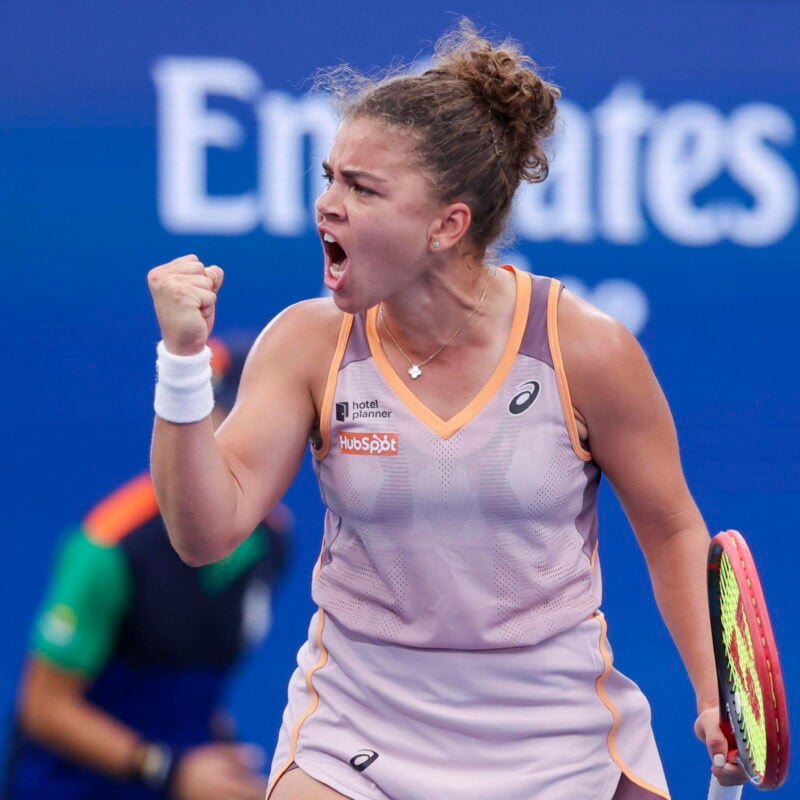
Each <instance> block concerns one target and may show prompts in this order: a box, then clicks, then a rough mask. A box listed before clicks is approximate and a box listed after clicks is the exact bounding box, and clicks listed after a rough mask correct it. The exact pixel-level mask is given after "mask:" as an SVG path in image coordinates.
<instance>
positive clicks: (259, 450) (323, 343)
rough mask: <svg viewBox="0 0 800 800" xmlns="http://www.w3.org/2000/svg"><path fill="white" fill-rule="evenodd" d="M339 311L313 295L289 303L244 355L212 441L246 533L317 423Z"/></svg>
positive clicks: (289, 476) (291, 472)
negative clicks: (231, 481) (234, 490)
mask: <svg viewBox="0 0 800 800" xmlns="http://www.w3.org/2000/svg"><path fill="white" fill-rule="evenodd" d="M341 319H342V314H341V312H339V311H338V309H336V308H335V306H334V305H333V303H331V302H330V301H325V300H313V301H307V302H305V303H300V304H297V305H295V306H292V307H290V308H288V309H287V310H286V311H284V312H283V313H282V314H281V315H279V316H278V317H277V318H276V319H275V320H273V322H272V323H270V325H268V326H267V328H266V329H265V330H264V331H263V332H262V334H261V335H260V336H259V338H258V340H257V341H256V343H255V345H254V346H253V349H252V351H251V352H250V354H249V356H248V358H247V362H246V364H245V368H244V370H243V373H242V379H241V382H240V384H239V391H238V394H237V398H236V403H235V405H234V407H233V409H232V411H231V413H230V414H229V416H228V418H227V419H226V420H225V422H224V423H223V424H222V425H221V426H220V428H219V429H218V431H217V434H216V436H217V441H218V443H219V446H220V449H221V451H222V453H223V455H224V457H225V460H226V462H227V464H228V466H229V468H230V470H231V472H232V474H233V476H234V478H235V480H236V482H237V484H238V485H239V488H240V498H241V501H242V502H244V503H245V505H246V507H245V509H244V515H245V517H246V519H247V525H246V527H247V528H248V529H249V530H252V528H254V527H255V525H256V524H257V523H258V522H259V521H261V520H262V519H264V517H265V515H266V514H267V513H268V512H269V511H270V510H271V509H273V508H274V507H275V506H276V504H277V503H278V502H279V501H280V499H281V497H282V496H283V495H284V494H285V492H286V490H287V489H288V487H289V485H290V484H291V482H292V480H293V478H294V476H295V475H296V473H297V471H298V469H299V467H300V464H301V463H302V460H303V457H304V455H305V452H306V448H307V446H308V441H309V437H310V436H311V434H312V432H313V430H314V429H315V427H316V426H317V425H318V422H319V407H320V405H321V402H322V394H323V392H324V388H325V380H326V378H327V372H328V368H329V365H330V360H331V358H332V357H333V352H334V349H335V345H336V341H337V337H338V331H339V326H340V324H341Z"/></svg>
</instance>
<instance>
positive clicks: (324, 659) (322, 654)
mask: <svg viewBox="0 0 800 800" xmlns="http://www.w3.org/2000/svg"><path fill="white" fill-rule="evenodd" d="M317 613H318V614H319V618H318V621H317V631H316V634H315V636H314V638H315V640H316V642H317V647H318V648H319V660H318V661H317V663H316V664H314V666H313V667H311V669H310V670H308V672H306V689H308V693H309V695H311V702H310V703H309V705H308V709H307V710H306V712H305V713H304V714H303V715H302V716H300V717H299V718H298V720H297V722H295V724H294V728H293V729H292V735H291V737H290V739H289V755H288V756H287V758H286V762H285V763H284V765H283V766H282V767H281V768H280V770H279V771H278V774H277V775H276V776H275V779H274V780H273V781H272V783H271V784H270V786H269V788H268V789H267V796H266V798H265V800H269V798H270V795H271V794H272V793H273V792H274V791H275V787H276V786H277V784H278V781H279V780H280V779H281V778H282V777H283V775H284V773H285V772H286V770H287V769H289V767H291V766H292V764H293V763H294V759H295V755H296V754H297V741H298V739H299V738H300V728H301V727H302V726H303V723H304V722H305V721H306V720H307V719H308V718H309V717H310V716H311V715H312V714H313V713H314V712H315V711H316V710H317V707H318V706H319V692H317V690H316V689H315V688H314V681H313V677H314V673H315V672H317V671H318V670H320V669H322V668H323V667H324V666H325V665H326V664H327V663H328V651H327V649H326V648H325V645H324V644H323V643H322V631H323V629H324V628H325V612H324V611H323V610H322V609H320V610H319V611H318V612H317Z"/></svg>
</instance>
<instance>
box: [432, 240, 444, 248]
mask: <svg viewBox="0 0 800 800" xmlns="http://www.w3.org/2000/svg"><path fill="white" fill-rule="evenodd" d="M431 246H432V247H433V248H434V249H436V250H438V249H439V248H440V247H441V246H442V245H441V242H439V241H438V240H437V241H435V242H433V243H432V244H431Z"/></svg>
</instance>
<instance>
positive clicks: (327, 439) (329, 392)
mask: <svg viewBox="0 0 800 800" xmlns="http://www.w3.org/2000/svg"><path fill="white" fill-rule="evenodd" d="M352 328H353V315H352V314H345V315H344V317H343V318H342V325H341V327H340V328H339V338H338V339H337V341H336V350H334V352H333V359H332V360H331V366H330V369H329V370H328V380H327V381H326V383H325V392H324V394H323V395H322V407H321V408H320V412H319V435H320V439H322V445H321V446H320V448H319V450H315V449H314V448H312V450H311V451H312V452H313V453H314V458H316V459H317V460H318V461H321V460H322V459H323V458H325V456H326V455H328V450H330V447H331V407H332V406H333V396H334V394H335V393H336V381H337V380H338V378H339V366H340V365H341V363H342V359H343V358H344V352H345V350H346V349H347V340H348V339H349V338H350V331H351V330H352Z"/></svg>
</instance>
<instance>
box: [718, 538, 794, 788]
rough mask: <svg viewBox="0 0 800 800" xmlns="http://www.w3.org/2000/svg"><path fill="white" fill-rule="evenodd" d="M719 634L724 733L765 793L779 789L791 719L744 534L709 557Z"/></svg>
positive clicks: (722, 543)
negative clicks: (727, 729)
mask: <svg viewBox="0 0 800 800" xmlns="http://www.w3.org/2000/svg"><path fill="white" fill-rule="evenodd" d="M708 595H709V608H710V612H711V634H712V638H713V641H714V656H715V660H716V666H717V679H718V683H719V689H720V715H721V717H722V723H723V725H722V726H723V730H724V729H725V727H726V723H727V724H728V725H729V726H730V730H731V732H732V736H733V738H734V739H735V747H736V749H738V757H739V761H740V763H741V764H742V767H743V768H744V770H745V771H746V772H747V774H748V776H749V777H750V780H751V781H752V782H753V783H754V784H756V785H757V786H758V787H759V788H761V789H776V788H777V787H778V786H780V785H781V784H782V783H783V782H784V781H785V780H786V774H787V770H788V767H789V719H788V713H787V708H786V693H785V689H784V683H783V675H782V672H781V666H780V660H779V657H778V648H777V645H776V643H775V637H774V634H773V631H772V624H771V622H770V619H769V614H768V611H767V605H766V601H765V599H764V592H763V589H762V587H761V581H760V579H759V577H758V572H757V571H756V566H755V562H754V561H753V556H752V554H751V553H750V548H749V547H748V546H747V543H746V542H745V540H744V537H743V536H742V534H741V533H739V532H738V531H733V530H728V531H722V532H721V533H718V534H717V535H716V536H714V537H713V538H712V540H711V543H710V545H709V550H708Z"/></svg>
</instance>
